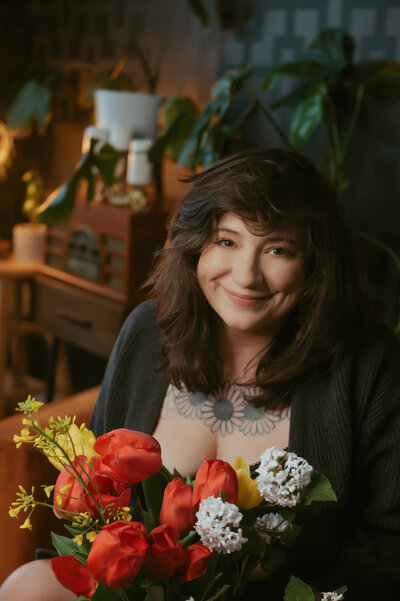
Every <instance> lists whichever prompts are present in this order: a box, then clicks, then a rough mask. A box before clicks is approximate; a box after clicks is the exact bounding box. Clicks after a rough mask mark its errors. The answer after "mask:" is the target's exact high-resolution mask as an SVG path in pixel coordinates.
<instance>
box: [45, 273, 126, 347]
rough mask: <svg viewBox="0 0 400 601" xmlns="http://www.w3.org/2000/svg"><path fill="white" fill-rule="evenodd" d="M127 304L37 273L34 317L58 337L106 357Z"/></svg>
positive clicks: (123, 317) (124, 314)
mask: <svg viewBox="0 0 400 601" xmlns="http://www.w3.org/2000/svg"><path fill="white" fill-rule="evenodd" d="M127 313H128V308H127V307H125V306H123V305H121V304H119V303H116V302H114V301H111V300H110V299H107V298H103V297H101V296H99V295H98V294H94V293H92V292H89V291H86V290H83V289H81V288H79V287H77V286H72V285H70V284H66V283H64V282H62V281H59V280H55V279H53V278H48V277H46V276H38V277H37V279H36V282H35V294H34V320H35V322H36V323H37V324H38V325H40V326H41V327H42V328H43V329H45V330H48V331H49V332H51V333H52V334H54V335H55V336H57V337H58V338H60V339H61V340H63V341H65V342H69V343H71V344H74V345H75V346H78V347H80V348H83V349H85V350H87V351H89V352H91V353H94V354H96V355H99V356H100V357H106V358H107V357H108V356H109V355H110V352H111V350H112V347H113V345H114V342H115V339H116V337H117V335H118V333H119V330H120V329H121V326H122V323H123V321H124V319H125V317H126V315H127Z"/></svg>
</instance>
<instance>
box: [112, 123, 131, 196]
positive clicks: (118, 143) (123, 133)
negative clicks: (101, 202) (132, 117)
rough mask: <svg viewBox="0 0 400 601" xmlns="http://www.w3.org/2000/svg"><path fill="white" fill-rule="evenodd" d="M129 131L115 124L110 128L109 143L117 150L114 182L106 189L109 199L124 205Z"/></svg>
mask: <svg viewBox="0 0 400 601" xmlns="http://www.w3.org/2000/svg"><path fill="white" fill-rule="evenodd" d="M130 139H131V131H130V130H129V129H127V128H126V127H123V126H120V125H115V126H114V127H111V128H110V137H109V143H110V145H111V146H112V147H113V148H114V149H115V150H116V151H117V153H118V160H117V163H116V165H115V169H114V184H113V185H112V186H111V188H110V189H109V190H108V195H109V201H110V202H111V203H112V204H116V205H126V204H129V201H128V199H127V196H126V169H127V159H128V149H129V141H130Z"/></svg>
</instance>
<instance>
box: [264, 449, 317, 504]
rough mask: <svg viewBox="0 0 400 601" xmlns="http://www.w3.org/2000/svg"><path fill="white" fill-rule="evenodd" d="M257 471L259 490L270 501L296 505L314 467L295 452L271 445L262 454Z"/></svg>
mask: <svg viewBox="0 0 400 601" xmlns="http://www.w3.org/2000/svg"><path fill="white" fill-rule="evenodd" d="M256 471H257V472H258V474H259V475H258V478H257V482H258V490H259V491H260V494H261V495H262V496H263V497H264V499H265V500H266V501H268V503H273V504H274V505H281V506H282V507H294V506H295V505H297V503H299V501H300V491H301V490H302V489H303V488H304V487H305V486H307V484H309V483H310V480H311V473H312V471H313V468H312V466H311V465H310V464H309V463H307V461H306V460H305V459H303V458H302V457H298V456H297V455H296V454H295V453H288V452H287V451H283V450H282V449H278V448H277V447H271V448H270V449H267V450H266V451H264V453H263V454H262V455H261V457H260V466H259V467H258V468H257V470H256Z"/></svg>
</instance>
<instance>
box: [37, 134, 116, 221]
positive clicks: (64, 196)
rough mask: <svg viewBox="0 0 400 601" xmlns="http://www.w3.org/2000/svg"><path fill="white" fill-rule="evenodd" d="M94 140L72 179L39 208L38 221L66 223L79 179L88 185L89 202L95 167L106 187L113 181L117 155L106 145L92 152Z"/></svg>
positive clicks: (92, 192) (92, 188)
mask: <svg viewBox="0 0 400 601" xmlns="http://www.w3.org/2000/svg"><path fill="white" fill-rule="evenodd" d="M95 144H96V140H93V141H92V144H91V147H90V149H89V152H87V153H86V154H84V155H83V156H82V158H81V160H80V162H79V164H78V167H77V169H76V171H75V173H74V174H73V175H72V177H71V178H70V179H69V180H68V181H67V182H65V183H64V184H62V185H61V186H59V187H58V188H56V190H54V192H53V193H52V194H51V195H50V196H49V197H48V198H47V200H46V201H45V202H44V203H43V204H42V205H41V206H40V207H39V209H38V212H37V214H36V216H37V219H38V221H40V222H41V223H45V224H47V225H52V224H53V223H59V222H61V221H66V220H67V219H68V218H69V216H70V215H71V212H72V209H73V208H74V203H75V197H76V191H77V187H78V184H79V181H80V180H81V179H86V181H87V183H88V189H87V200H88V201H89V202H90V201H91V200H92V199H93V197H94V191H95V174H94V171H93V168H94V167H96V168H97V170H98V171H99V173H100V175H101V176H102V177H103V179H104V182H105V183H106V184H107V185H111V184H112V183H113V181H114V170H115V166H116V164H117V161H118V153H117V152H116V150H115V149H114V148H113V147H112V146H109V145H108V144H107V145H105V146H103V148H102V149H101V150H100V151H99V152H98V153H95V152H94V146H95Z"/></svg>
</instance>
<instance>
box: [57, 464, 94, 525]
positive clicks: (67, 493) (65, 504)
mask: <svg viewBox="0 0 400 601" xmlns="http://www.w3.org/2000/svg"><path fill="white" fill-rule="evenodd" d="M72 465H73V466H74V467H75V468H76V469H77V471H78V472H79V474H80V475H81V477H82V478H84V471H83V470H87V469H88V464H87V461H86V459H85V458H84V457H81V456H79V457H77V459H75V461H73V462H72ZM83 493H84V490H83V488H82V484H80V482H79V481H78V480H77V479H76V474H75V472H74V470H73V468H71V467H69V468H64V469H63V470H62V471H61V472H60V473H59V475H58V478H57V480H56V484H55V488H54V494H53V505H54V507H55V514H56V515H57V517H59V518H64V517H67V515H68V514H67V513H65V512H68V513H69V514H71V513H74V512H78V513H79V512H84V511H89V508H88V506H87V504H86V503H85V500H84V498H83ZM57 508H60V509H63V510H64V511H57Z"/></svg>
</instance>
